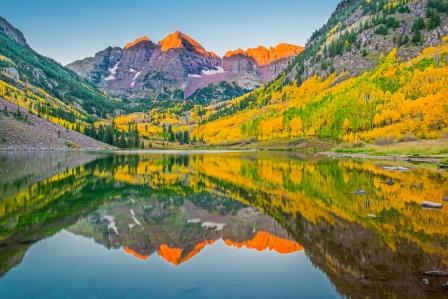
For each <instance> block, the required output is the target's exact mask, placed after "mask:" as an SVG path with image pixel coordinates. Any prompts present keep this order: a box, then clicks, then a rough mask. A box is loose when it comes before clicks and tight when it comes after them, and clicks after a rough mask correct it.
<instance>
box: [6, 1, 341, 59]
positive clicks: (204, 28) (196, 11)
mask: <svg viewBox="0 0 448 299" xmlns="http://www.w3.org/2000/svg"><path fill="white" fill-rule="evenodd" d="M338 2H339V0H312V1H309V0H275V1H272V0H271V1H268V0H239V1H238V0H227V1H212V0H190V1H187V0H184V1H182V0H171V1H167V0H146V1H145V0H128V1H124V0H121V1H120V0H76V1H74V0H73V1H69V0H4V1H2V4H1V12H0V15H1V16H2V17H4V18H6V19H7V20H8V21H10V22H11V23H12V24H13V25H14V26H16V27H17V28H18V29H20V30H21V31H22V32H23V33H24V34H25V37H26V38H27V40H28V43H29V44H30V45H31V47H32V48H34V49H35V50H36V51H38V52H39V53H41V54H44V55H46V56H49V57H51V58H54V59H55V60H57V61H59V62H61V63H63V64H66V63H69V62H72V61H73V60H76V59H80V58H84V57H87V56H92V55H93V54H95V53H96V52H98V51H100V50H102V49H104V48H106V47H107V46H123V45H124V44H125V43H127V42H128V41H131V40H133V39H135V38H137V37H140V36H143V35H148V36H149V37H150V38H151V39H152V40H153V41H155V42H158V41H159V40H160V39H161V38H163V37H164V36H165V35H167V34H169V33H171V32H173V31H176V30H180V31H182V32H184V33H186V34H188V35H190V36H191V37H193V38H194V39H196V40H197V41H198V42H199V43H200V44H202V45H203V46H204V48H206V49H207V50H211V51H215V52H216V53H218V54H219V55H223V54H224V53H225V52H226V51H227V50H232V49H236V48H243V49H245V48H249V47H254V46H257V45H266V46H272V45H275V44H278V43H280V42H288V43H294V44H300V45H304V44H305V42H306V41H307V39H308V38H309V36H310V35H311V33H312V32H313V31H314V30H315V29H317V28H318V27H320V26H321V25H322V24H324V23H325V22H326V20H327V19H328V18H329V16H330V14H331V13H332V12H333V10H334V9H335V7H336V5H337V3H338Z"/></svg>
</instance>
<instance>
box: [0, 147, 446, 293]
mask: <svg viewBox="0 0 448 299" xmlns="http://www.w3.org/2000/svg"><path fill="white" fill-rule="evenodd" d="M447 196H448V173H447V172H446V171H443V170H439V169H437V167H436V166H433V165H429V164H409V163H405V162H395V161H368V160H353V159H348V158H338V159H332V158H326V157H315V156H305V155H302V154H298V153H297V154H295V153H286V152H230V151H229V152H226V151H223V152H212V151H211V152H206V151H204V152H199V151H198V152H176V151H173V152H164V151H149V152H117V153H113V152H111V153H87V152H35V153H30V152H18V153H17V152H16V153H14V152H3V153H0V298H45V299H49V298H257V299H263V298H282V299H287V298H307V299H312V298H446V296H447V292H446V290H445V289H444V288H443V285H444V284H446V283H447V282H448V276H445V274H446V275H448V273H445V272H444V271H448V202H446V203H445V202H444V199H445V200H448V198H446V197H447ZM424 201H430V202H433V203H441V204H442V208H436V209H434V208H424V207H422V202H424ZM444 203H445V204H444ZM430 271H433V272H430ZM434 271H435V272H434Z"/></svg>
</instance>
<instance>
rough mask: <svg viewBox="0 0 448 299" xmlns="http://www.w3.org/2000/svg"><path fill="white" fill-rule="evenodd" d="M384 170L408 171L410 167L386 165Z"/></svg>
mask: <svg viewBox="0 0 448 299" xmlns="http://www.w3.org/2000/svg"><path fill="white" fill-rule="evenodd" d="M383 168H384V170H390V171H408V170H409V168H407V167H403V166H384V167H383Z"/></svg>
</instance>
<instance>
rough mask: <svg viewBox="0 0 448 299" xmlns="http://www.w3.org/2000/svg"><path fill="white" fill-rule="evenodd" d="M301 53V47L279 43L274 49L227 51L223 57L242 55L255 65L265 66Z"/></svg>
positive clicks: (259, 48) (260, 47)
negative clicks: (251, 60) (250, 59)
mask: <svg viewBox="0 0 448 299" xmlns="http://www.w3.org/2000/svg"><path fill="white" fill-rule="evenodd" d="M302 51H303V47H301V46H297V45H292V44H287V43H281V44H278V45H276V46H274V47H269V48H266V47H264V46H258V47H256V48H249V49H247V50H242V49H237V50H234V51H228V52H227V53H226V54H225V55H224V57H225V58H230V57H232V56H236V55H243V56H247V57H250V58H252V59H253V60H254V61H255V63H256V64H257V65H260V66H262V65H267V64H269V63H272V62H275V61H278V60H281V59H285V58H289V57H292V56H295V55H297V54H299V53H300V52H302Z"/></svg>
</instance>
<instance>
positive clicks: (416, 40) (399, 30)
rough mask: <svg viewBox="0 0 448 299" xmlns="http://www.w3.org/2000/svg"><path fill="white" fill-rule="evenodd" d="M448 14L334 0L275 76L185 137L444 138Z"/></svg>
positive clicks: (445, 4) (408, 4) (443, 8)
mask: <svg viewBox="0 0 448 299" xmlns="http://www.w3.org/2000/svg"><path fill="white" fill-rule="evenodd" d="M447 12H448V1H445V0H430V1H360V0H351V1H343V2H341V4H340V5H339V7H338V9H337V10H336V12H335V13H334V14H333V16H332V17H331V18H330V20H329V21H328V23H327V24H326V25H325V26H323V27H322V28H321V29H319V30H318V31H316V33H315V34H314V35H313V36H312V38H311V39H310V42H309V43H308V45H307V47H306V49H305V51H304V52H303V54H300V55H298V56H297V58H296V59H295V61H294V63H292V64H291V65H290V66H289V68H288V69H287V71H286V72H285V73H284V75H283V76H281V77H280V78H279V79H277V80H276V81H274V82H272V83H271V84H268V85H267V86H265V87H263V88H261V89H258V90H256V91H254V92H251V93H249V94H247V95H245V96H242V97H239V98H237V99H235V100H233V101H232V102H231V103H229V104H228V105H226V107H223V108H221V109H219V110H217V111H211V112H209V116H208V117H207V118H205V120H204V121H203V123H202V124H201V125H199V126H198V127H197V128H195V129H194V130H193V133H192V134H191V135H192V136H195V137H196V138H197V139H198V140H204V141H205V142H207V143H210V144H234V143H240V142H251V141H260V140H271V141H275V140H282V139H297V138H301V137H309V136H317V137H320V138H330V139H332V140H338V141H351V142H352V141H357V140H364V141H374V140H377V139H381V138H391V139H395V140H399V139H415V138H424V139H432V138H439V137H441V136H444V135H446V134H447V130H448V129H447V128H448V89H447V86H448V84H447V75H448V66H447V63H448V61H447V59H448V47H447V41H448V40H447V38H446V37H444V36H445V35H446V34H447V31H448V22H447ZM420 15H421V16H420ZM355 24H356V25H355ZM409 27H410V28H409ZM409 30H410V31H409ZM408 31H409V32H408ZM336 32H338V34H336ZM366 32H368V33H369V34H370V35H369V34H367V33H366ZM406 32H408V33H407V34H406ZM336 36H337V37H336ZM432 45H433V46H432ZM389 48H390V50H389ZM323 54H325V55H323ZM411 57H414V58H411ZM319 61H321V62H322V63H318V62H319ZM366 61H369V63H367V64H366V63H363V62H366ZM327 62H331V64H332V65H327V66H326V65H325V64H327ZM352 65H353V66H356V67H353V68H352V67H351V66H352ZM338 66H340V67H338ZM291 80H294V81H293V82H292V83H288V82H291Z"/></svg>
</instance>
